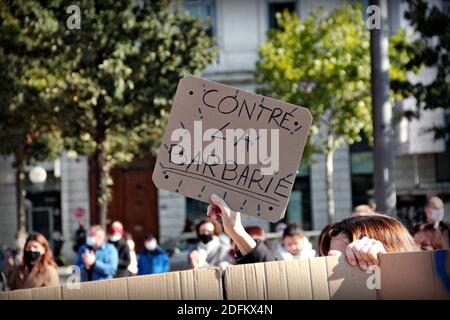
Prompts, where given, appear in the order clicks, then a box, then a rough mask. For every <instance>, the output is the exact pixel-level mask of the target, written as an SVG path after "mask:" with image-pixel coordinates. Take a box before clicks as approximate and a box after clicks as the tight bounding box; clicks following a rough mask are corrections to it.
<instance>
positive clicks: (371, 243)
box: [345, 237, 386, 270]
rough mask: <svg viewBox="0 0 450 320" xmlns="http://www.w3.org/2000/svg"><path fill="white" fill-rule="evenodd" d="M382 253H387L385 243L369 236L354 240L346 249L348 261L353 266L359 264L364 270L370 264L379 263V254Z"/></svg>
mask: <svg viewBox="0 0 450 320" xmlns="http://www.w3.org/2000/svg"><path fill="white" fill-rule="evenodd" d="M382 253H386V249H385V248H384V245H383V243H381V242H380V241H378V240H375V239H370V238H368V237H364V238H362V239H359V240H355V241H353V242H352V243H350V244H349V245H348V246H347V248H346V250H345V254H346V256H347V260H348V262H349V263H350V264H351V265H352V266H356V265H357V264H358V265H359V267H360V268H361V269H363V270H367V268H368V266H369V265H379V264H380V261H379V259H378V255H379V254H382Z"/></svg>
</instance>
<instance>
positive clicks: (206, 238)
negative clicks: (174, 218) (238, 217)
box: [198, 233, 213, 244]
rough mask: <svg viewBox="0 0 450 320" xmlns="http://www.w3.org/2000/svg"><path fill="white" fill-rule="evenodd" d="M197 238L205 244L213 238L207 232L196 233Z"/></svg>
mask: <svg viewBox="0 0 450 320" xmlns="http://www.w3.org/2000/svg"><path fill="white" fill-rule="evenodd" d="M198 239H199V240H200V241H201V242H203V243H204V244H207V243H208V242H210V241H211V240H212V239H213V236H212V234H210V233H207V234H199V235H198Z"/></svg>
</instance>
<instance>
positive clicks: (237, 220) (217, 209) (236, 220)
mask: <svg viewBox="0 0 450 320" xmlns="http://www.w3.org/2000/svg"><path fill="white" fill-rule="evenodd" d="M207 214H208V216H209V217H210V218H211V219H212V220H213V221H216V222H219V223H220V220H222V224H223V229H224V231H225V233H226V234H228V235H229V236H230V235H232V234H234V233H239V232H241V231H242V230H243V229H244V227H243V226H242V223H241V214H240V213H239V212H236V211H233V210H231V209H230V207H228V205H227V203H226V202H225V201H224V200H223V199H222V198H220V197H219V196H217V195H215V194H212V195H211V204H210V205H209V206H208V213H207ZM220 218H221V219H220Z"/></svg>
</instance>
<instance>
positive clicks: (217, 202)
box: [211, 193, 230, 212]
mask: <svg viewBox="0 0 450 320" xmlns="http://www.w3.org/2000/svg"><path fill="white" fill-rule="evenodd" d="M211 201H212V203H213V204H215V205H216V206H218V207H219V208H220V210H221V211H222V212H223V211H227V210H230V207H228V205H227V203H226V202H225V201H224V200H223V199H222V198H221V197H219V196H218V195H216V194H214V193H213V194H212V195H211Z"/></svg>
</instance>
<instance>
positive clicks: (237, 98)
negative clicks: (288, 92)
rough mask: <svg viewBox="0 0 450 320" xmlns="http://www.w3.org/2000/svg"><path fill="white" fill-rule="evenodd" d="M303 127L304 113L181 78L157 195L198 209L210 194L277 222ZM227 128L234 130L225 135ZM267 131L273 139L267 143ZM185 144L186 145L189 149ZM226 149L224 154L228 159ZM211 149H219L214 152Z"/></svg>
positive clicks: (157, 173)
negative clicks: (175, 196) (174, 196)
mask: <svg viewBox="0 0 450 320" xmlns="http://www.w3.org/2000/svg"><path fill="white" fill-rule="evenodd" d="M311 121H312V116H311V114H310V112H309V111H308V109H306V108H302V107H298V106H295V105H292V104H289V103H285V102H282V101H279V100H275V99H271V98H267V97H263V96H261V95H258V94H254V93H250V92H246V91H242V90H239V89H236V88H233V87H229V86H226V85H222V84H219V83H216V82H213V81H208V80H205V79H201V78H197V77H194V76H185V77H184V78H182V79H181V80H180V82H179V84H178V88H177V92H176V95H175V98H174V102H173V105H172V110H171V113H170V118H169V122H168V124H167V127H166V131H165V134H164V138H163V141H162V146H161V148H160V152H159V155H158V159H157V162H156V165H155V169H154V171H153V181H154V183H155V185H156V186H157V187H158V188H162V189H165V190H168V191H171V192H175V193H179V194H182V195H184V196H187V197H190V198H193V199H197V200H200V201H203V202H209V197H210V195H211V194H212V193H216V194H217V195H219V196H221V197H222V198H224V199H225V200H226V202H227V203H228V205H229V206H230V207H231V208H232V209H233V210H236V211H240V212H242V213H245V214H249V215H253V216H258V217H261V218H263V219H266V220H269V221H271V222H275V221H278V220H279V219H281V218H282V217H283V216H284V213H285V210H286V207H287V203H288V200H289V196H290V193H291V190H292V186H293V182H294V180H295V177H296V173H297V170H298V167H299V163H300V159H301V155H302V152H303V149H304V146H305V143H306V139H307V137H308V132H309V129H310V126H311ZM199 126H201V129H199ZM195 128H197V129H195ZM208 129H210V133H209V134H207V130H208ZM230 129H241V130H242V131H241V133H237V134H236V136H229V135H228V131H231V130H230ZM261 129H263V130H265V131H262V130H261ZM180 130H181V132H182V134H180V136H177V137H174V139H173V140H172V135H173V134H174V133H175V132H177V131H178V132H180ZM274 132H278V134H279V140H278V143H273V144H272V142H271V141H272V140H271V138H272V134H273V133H274ZM253 133H254V134H253ZM264 137H266V138H267V139H265V138H264ZM185 139H187V140H189V141H191V142H192V143H191V147H190V148H188V147H186V145H185V144H184V143H185V142H186V141H187V140H185ZM274 141H275V140H274ZM265 142H267V143H265ZM227 143H231V148H228V150H232V151H230V152H229V153H228V154H227V153H226V150H227V148H226V145H227ZM214 144H219V145H221V146H222V147H217V149H214V148H213V147H212V146H213V145H214ZM261 145H264V147H261V148H260V146H261ZM208 146H209V147H210V148H209V149H208ZM276 147H278V148H279V149H278V150H277V148H276ZM187 149H189V150H187ZM212 149H214V151H212ZM207 150H209V151H207ZM218 150H222V151H223V153H222V151H218ZM264 150H266V152H264ZM277 151H278V152H277ZM260 152H262V153H263V154H264V155H260ZM207 155H210V156H211V155H212V156H211V157H210V158H208V156H207ZM238 156H243V157H244V158H243V159H244V161H240V160H239V161H238ZM176 157H179V158H180V159H181V158H182V160H174V159H175V158H176ZM255 157H257V159H256V158H255ZM263 158H264V159H263ZM218 159H220V161H219V160H218ZM252 159H253V160H252ZM182 161H184V162H182ZM208 161H210V162H208ZM200 162H201V163H200ZM217 162H219V163H217ZM183 163H186V164H183ZM269 169H270V170H269ZM266 170H267V171H266Z"/></svg>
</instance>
